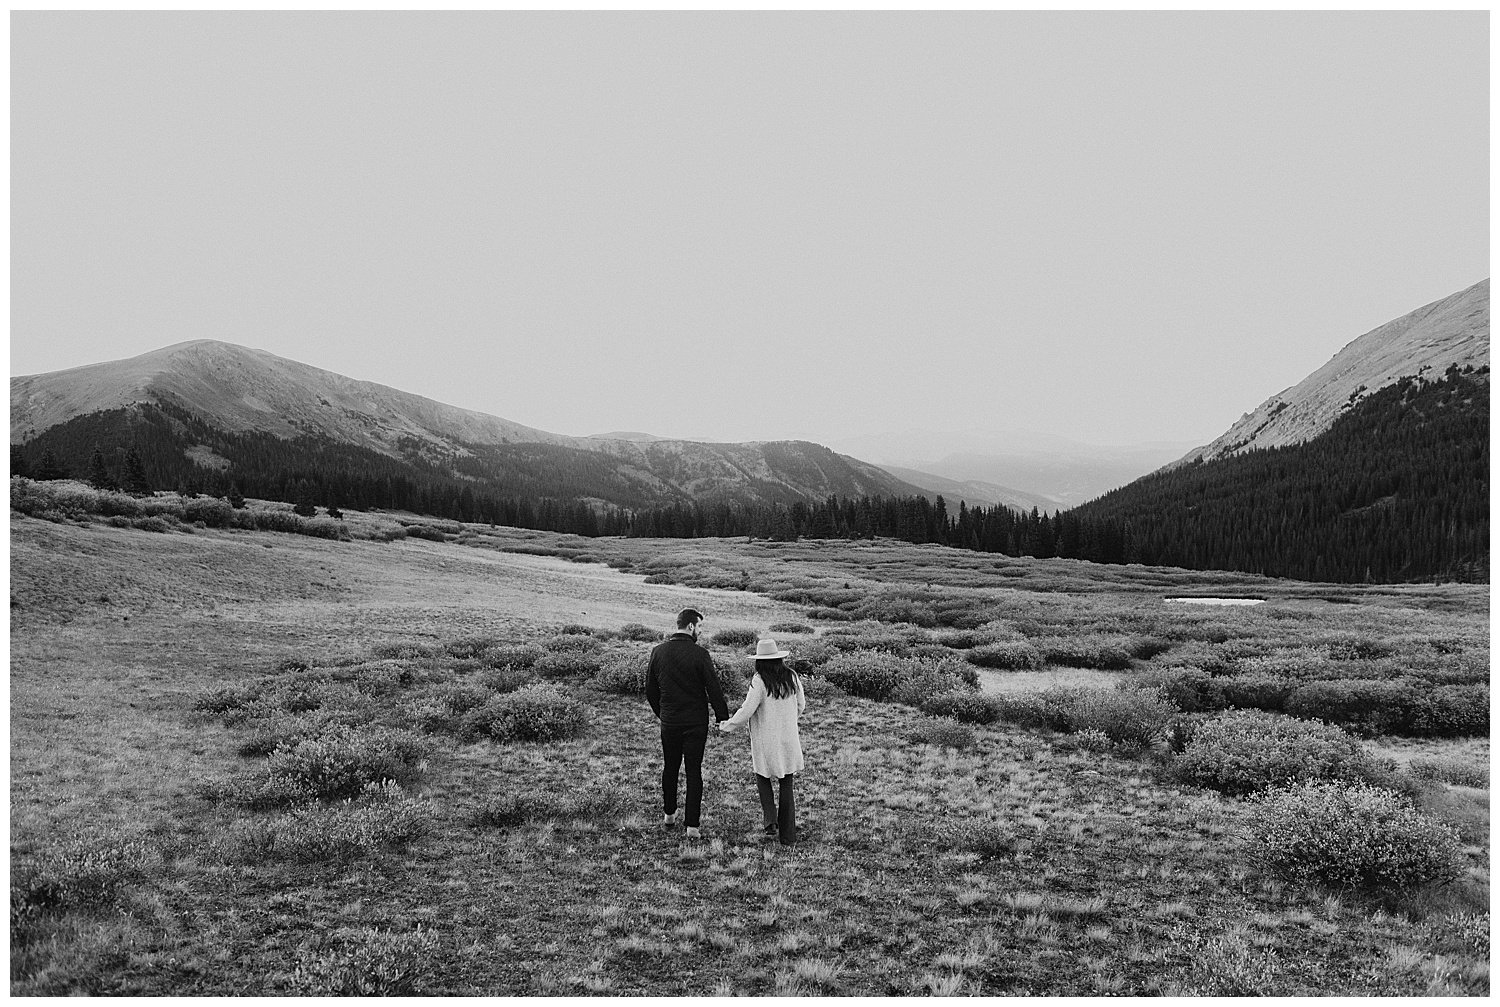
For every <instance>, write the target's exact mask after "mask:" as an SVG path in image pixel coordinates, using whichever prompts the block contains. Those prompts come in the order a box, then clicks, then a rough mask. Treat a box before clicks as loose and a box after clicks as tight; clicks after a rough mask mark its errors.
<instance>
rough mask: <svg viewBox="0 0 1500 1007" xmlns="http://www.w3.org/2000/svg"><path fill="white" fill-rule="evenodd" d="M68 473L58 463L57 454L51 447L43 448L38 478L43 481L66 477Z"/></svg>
mask: <svg viewBox="0 0 1500 1007" xmlns="http://www.w3.org/2000/svg"><path fill="white" fill-rule="evenodd" d="M67 477H68V473H66V472H64V471H63V467H62V466H61V465H59V464H58V463H57V455H55V454H53V453H52V449H51V448H43V449H42V460H41V461H40V462H39V463H38V464H37V467H36V478H37V479H39V480H42V481H47V480H50V479H66V478H67Z"/></svg>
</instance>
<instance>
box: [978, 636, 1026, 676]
mask: <svg viewBox="0 0 1500 1007" xmlns="http://www.w3.org/2000/svg"><path fill="white" fill-rule="evenodd" d="M964 658H965V660H967V661H968V662H969V663H970V664H976V665H978V666H979V667H981V668H999V669H1002V670H1004V671H1030V670H1033V669H1035V668H1040V667H1041V666H1042V654H1041V651H1039V650H1037V649H1036V647H1034V646H1033V645H1032V644H1031V643H1030V642H1029V641H1027V640H1000V641H998V642H995V643H980V644H976V645H974V646H973V647H970V648H969V649H968V651H967V652H966V653H965V654H964Z"/></svg>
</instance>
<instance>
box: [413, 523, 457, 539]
mask: <svg viewBox="0 0 1500 1007" xmlns="http://www.w3.org/2000/svg"><path fill="white" fill-rule="evenodd" d="M406 534H407V535H408V536H410V537H411V538H419V539H424V540H426V541H428V542H446V541H448V536H447V535H445V534H443V530H442V529H441V528H434V527H433V526H432V525H426V524H411V525H407V526H406Z"/></svg>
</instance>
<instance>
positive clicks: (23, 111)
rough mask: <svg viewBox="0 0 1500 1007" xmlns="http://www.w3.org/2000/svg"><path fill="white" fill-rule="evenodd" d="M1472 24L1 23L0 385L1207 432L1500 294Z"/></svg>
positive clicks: (605, 424) (43, 16) (527, 419)
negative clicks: (242, 369)
mask: <svg viewBox="0 0 1500 1007" xmlns="http://www.w3.org/2000/svg"><path fill="white" fill-rule="evenodd" d="M1488 30H1489V22H1488V14H1487V13H1484V12H1469V13H1438V14H1431V13H1418V14H1401V13H1375V14H1368V13H1353V14H1351V13H1334V14H1296V13H1290V14H1289V13H1259V14H1240V15H1226V14H1178V13H1135V14H1130V13H1123V14H1097V13H1054V14H1017V13H989V14H982V13H977V14H976V13H971V14H949V15H931V14H846V13H834V14H817V15H813V14H725V13H712V14H655V13H648V14H621V13H586V14H551V13H543V14H527V13H497V14H475V13H462V14H449V15H426V14H399V13H397V14H331V15H329V14H296V13H255V14H183V13H168V14H125V13H103V14H100V13H67V12H51V13H39V14H38V13H13V14H12V15H11V44H12V51H11V197H12V202H11V206H12V210H11V213H12V215H11V227H12V230H11V322H12V328H11V373H12V374H13V375H14V374H31V373H37V372H41V371H51V370H58V369H62V368H66V367H73V366H77V365H80V364H85V363H93V362H97V361H101V360H112V359H119V358H123V357H129V356H134V355H136V354H139V353H144V352H147V351H150V350H153V349H157V348H159V347H162V346H166V345H168V344H171V343H175V342H180V341H183V340H187V339H199V338H212V339H221V340H226V341H229V342H234V343H240V344H243V345H246V346H252V347H257V348H260V349H264V350H268V351H270V352H272V353H276V354H279V355H281V356H285V357H290V358H292V359H295V360H300V361H303V362H306V363H309V364H313V365H316V366H318V367H324V368H327V369H329V370H334V371H338V372H339V373H342V374H346V375H349V376H350V377H354V378H360V379H364V380H369V381H376V382H380V383H382V384H386V385H391V386H394V387H397V388H400V389H403V390H406V391H410V392H416V393H418V394H421V395H426V396H429V397H431V398H435V399H439V400H441V401H444V402H448V403H451V404H454V405H459V406H464V407H467V408H471V409H478V410H481V411H484V412H488V413H493V414H495V415H498V416H502V417H505V418H506V419H510V420H514V421H516V422H520V423H525V424H528V425H531V426H535V427H540V428H542V429H545V430H551V431H555V432H558V433H566V434H590V433H599V432H604V431H614V430H640V431H647V432H651V433H655V434H659V435H663V436H679V437H698V438H705V439H719V440H758V439H774V438H786V437H802V438H807V439H811V440H818V441H824V442H827V441H833V440H838V439H841V438H845V437H850V436H854V435H859V434H865V433H873V432H877V431H884V430H903V429H908V428H929V429H946V430H955V431H957V430H966V431H984V430H1000V429H1013V428H1018V427H1024V428H1030V429H1035V430H1046V431H1051V432H1054V433H1057V434H1061V435H1063V436H1067V437H1071V438H1074V439H1077V440H1082V441H1086V442H1091V443H1099V444H1118V443H1129V442H1137V441H1151V440H1165V441H1181V442H1193V443H1203V442H1206V441H1208V440H1211V439H1212V438H1214V437H1215V436H1217V435H1218V434H1220V433H1222V432H1223V431H1224V430H1225V429H1226V428H1227V427H1228V426H1229V425H1230V424H1231V423H1232V422H1233V421H1234V420H1235V419H1237V418H1238V417H1239V416H1240V414H1241V413H1244V412H1246V411H1248V410H1250V409H1251V408H1253V407H1254V406H1256V405H1258V404H1259V403H1260V402H1261V401H1263V400H1264V399H1265V398H1267V397H1268V396H1269V395H1271V394H1273V393H1275V392H1278V391H1280V390H1281V389H1283V388H1285V387H1287V386H1288V385H1291V384H1295V383H1296V382H1297V381H1299V380H1301V379H1302V378H1303V377H1305V376H1306V375H1307V374H1309V373H1310V372H1312V371H1313V370H1315V369H1316V368H1318V367H1319V366H1321V365H1322V364H1323V363H1324V362H1326V361H1327V359H1328V358H1329V357H1330V356H1332V355H1333V354H1334V353H1335V352H1337V351H1338V350H1339V348H1340V347H1342V346H1343V345H1344V344H1346V343H1347V342H1349V341H1350V340H1351V339H1353V338H1355V337H1356V336H1358V335H1360V334H1362V333H1363V332H1365V331H1367V330H1369V329H1371V328H1374V327H1375V326H1377V325H1380V324H1381V323H1383V322H1386V321H1388V320H1390V319H1391V318H1393V317H1396V316H1398V315H1401V314H1404V313H1405V312H1407V311H1410V310H1412V309H1414V308H1417V307H1419V306H1421V305H1423V304H1426V303H1428V302H1430V301H1433V300H1436V299H1438V298H1441V297H1444V296H1446V295H1448V294H1450V293H1453V292H1455V291H1457V290H1460V289H1462V288H1464V287H1467V286H1469V285H1471V284H1473V283H1475V282H1476V281H1478V280H1480V279H1482V278H1484V277H1485V276H1487V275H1488V268H1489V267H1488V261H1489V259H1488V255H1489V249H1488V234H1489V221H1488V217H1489V206H1488V191H1489V164H1488V118H1489V110H1488V94H1489V84H1488Z"/></svg>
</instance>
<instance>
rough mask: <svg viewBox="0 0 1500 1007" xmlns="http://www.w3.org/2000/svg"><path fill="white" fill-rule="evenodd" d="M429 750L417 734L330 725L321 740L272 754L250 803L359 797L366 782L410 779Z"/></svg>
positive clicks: (313, 739)
mask: <svg viewBox="0 0 1500 1007" xmlns="http://www.w3.org/2000/svg"><path fill="white" fill-rule="evenodd" d="M426 752H427V744H426V742H424V741H423V740H422V738H421V737H420V736H419V735H417V734H414V733H412V732H411V731H406V730H400V729H397V728H389V727H364V728H346V727H340V726H335V725H330V727H329V729H328V730H327V731H326V732H325V733H324V734H323V735H321V736H320V737H316V738H304V739H302V740H300V741H297V742H296V743H295V744H288V745H282V746H281V747H279V748H277V749H276V750H275V751H274V752H272V753H271V755H270V757H269V758H268V759H267V760H266V771H267V778H266V779H265V780H264V781H263V783H262V785H261V787H260V788H259V790H257V791H255V792H254V794H252V795H251V797H250V800H249V802H248V803H250V804H251V806H261V807H267V806H275V805H277V804H285V803H290V802H291V801H294V800H298V799H311V798H333V797H356V796H358V795H359V794H360V792H361V791H362V790H363V789H364V787H365V785H366V784H369V783H380V782H382V781H384V780H395V781H397V782H402V781H404V780H407V779H409V778H410V777H411V776H412V775H414V773H415V772H416V770H417V767H418V765H419V763H420V762H421V759H422V757H423V756H424V755H425V754H426Z"/></svg>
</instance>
